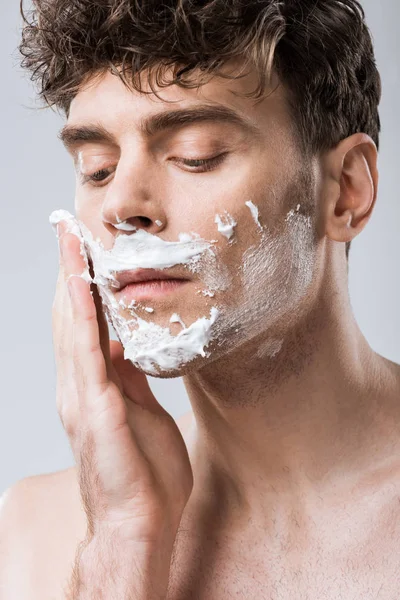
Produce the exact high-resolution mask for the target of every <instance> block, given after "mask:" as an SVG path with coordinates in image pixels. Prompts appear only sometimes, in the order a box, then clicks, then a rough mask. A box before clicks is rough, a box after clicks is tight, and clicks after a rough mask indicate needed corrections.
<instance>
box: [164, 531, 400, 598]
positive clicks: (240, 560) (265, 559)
mask: <svg viewBox="0 0 400 600" xmlns="http://www.w3.org/2000/svg"><path fill="white" fill-rule="evenodd" d="M333 525H334V524H333ZM387 525H389V524H387ZM393 525H395V524H394V523H393ZM398 525H399V524H397V525H396V527H394V529H391V528H390V526H386V527H383V528H382V529H381V530H380V531H378V530H376V529H373V530H369V531H365V532H362V534H361V535H360V536H358V537H353V536H352V532H351V530H349V531H348V532H347V536H344V537H342V538H341V539H340V537H339V536H338V535H337V533H338V532H336V534H335V533H334V531H332V535H331V539H330V540H329V539H326V535H324V533H327V532H321V536H320V537H318V536H315V538H314V539H313V540H309V539H307V540H300V539H299V540H296V539H294V538H293V539H289V538H283V539H271V538H268V537H266V538H265V540H263V541H262V540H260V539H258V540H254V542H253V543H252V542H251V540H248V541H244V540H243V544H239V545H238V546H237V547H236V548H235V549H233V550H229V551H227V550H226V547H225V546H224V542H223V540H219V541H218V540H212V541H211V540H208V541H207V540H206V539H204V538H206V537H207V536H204V538H203V539H202V542H201V544H199V543H198V542H199V541H198V542H197V543H194V541H193V540H190V539H187V538H186V537H185V538H184V539H183V538H182V539H180V540H178V542H177V544H176V548H175V554H174V557H173V561H172V566H171V575H170V585H169V589H168V596H167V600H192V599H193V600H228V599H232V598H235V599H236V600H249V599H250V598H254V599H266V600H325V599H326V600H333V599H335V600H360V599H362V600H398V599H399V598H400V527H399V526H398ZM339 529H341V528H340V527H339ZM356 529H357V527H356ZM340 533H341V534H343V532H342V531H340ZM310 542H311V543H310Z"/></svg>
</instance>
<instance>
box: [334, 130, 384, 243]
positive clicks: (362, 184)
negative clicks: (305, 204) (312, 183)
mask: <svg viewBox="0 0 400 600" xmlns="http://www.w3.org/2000/svg"><path fill="white" fill-rule="evenodd" d="M333 153H334V154H335V155H336V156H335V162H336V165H337V170H336V177H337V181H338V183H339V189H340V195H339V197H337V198H333V199H332V200H331V202H330V203H329V209H328V214H327V223H326V235H327V236H328V237H329V238H330V239H332V240H334V241H338V242H350V241H351V240H353V239H354V238H355V237H356V236H357V235H358V234H359V233H360V232H361V231H362V230H363V229H364V227H365V226H366V224H367V223H368V221H369V218H370V216H371V214H372V210H373V207H374V205H375V201H376V195H377V186H378V171H377V149H376V146H375V144H374V142H373V140H372V139H371V138H370V137H369V136H368V135H366V134H354V135H353V136H351V137H349V138H346V139H345V140H343V141H342V142H341V143H340V144H338V146H337V147H336V148H335V150H334V151H333ZM338 159H339V160H338Z"/></svg>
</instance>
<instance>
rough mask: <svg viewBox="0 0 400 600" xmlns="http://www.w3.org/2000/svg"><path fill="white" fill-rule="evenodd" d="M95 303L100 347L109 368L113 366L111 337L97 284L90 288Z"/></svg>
mask: <svg viewBox="0 0 400 600" xmlns="http://www.w3.org/2000/svg"><path fill="white" fill-rule="evenodd" d="M90 288H91V291H92V295H93V301H94V304H95V307H96V311H97V322H98V326H99V334H100V346H101V349H102V351H103V354H104V358H105V360H106V365H107V368H109V367H110V365H111V364H112V361H111V356H110V336H109V332H108V323H107V319H106V317H105V314H104V309H103V303H102V300H101V297H100V294H99V290H98V288H97V285H96V284H92V285H91V286H90Z"/></svg>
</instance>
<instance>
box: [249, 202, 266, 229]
mask: <svg viewBox="0 0 400 600" xmlns="http://www.w3.org/2000/svg"><path fill="white" fill-rule="evenodd" d="M245 205H246V206H248V207H249V209H250V212H251V216H252V217H253V219H254V222H255V223H256V225H257V227H258V228H259V230H260V231H263V228H262V226H261V224H260V221H259V220H258V208H257V206H256V205H255V204H253V202H252V201H251V200H248V201H247V202H245Z"/></svg>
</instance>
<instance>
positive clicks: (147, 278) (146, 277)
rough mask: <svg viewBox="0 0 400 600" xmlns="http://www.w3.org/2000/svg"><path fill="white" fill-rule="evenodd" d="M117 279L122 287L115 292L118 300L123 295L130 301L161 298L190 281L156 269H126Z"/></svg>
mask: <svg viewBox="0 0 400 600" xmlns="http://www.w3.org/2000/svg"><path fill="white" fill-rule="evenodd" d="M117 280H118V282H119V283H120V286H121V287H120V288H119V289H118V290H117V291H116V292H115V296H116V298H117V300H119V299H122V297H123V298H124V299H125V300H127V301H128V302H129V301H132V300H136V301H143V300H153V299H154V298H160V297H162V296H165V295H166V294H171V293H173V292H175V291H177V290H178V289H180V288H182V286H184V285H185V284H187V283H188V282H189V280H188V279H185V278H183V277H177V276H176V275H173V274H171V273H166V272H165V271H157V270H155V269H138V270H137V271H125V272H124V273H121V274H120V275H119V276H118V277H117Z"/></svg>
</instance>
